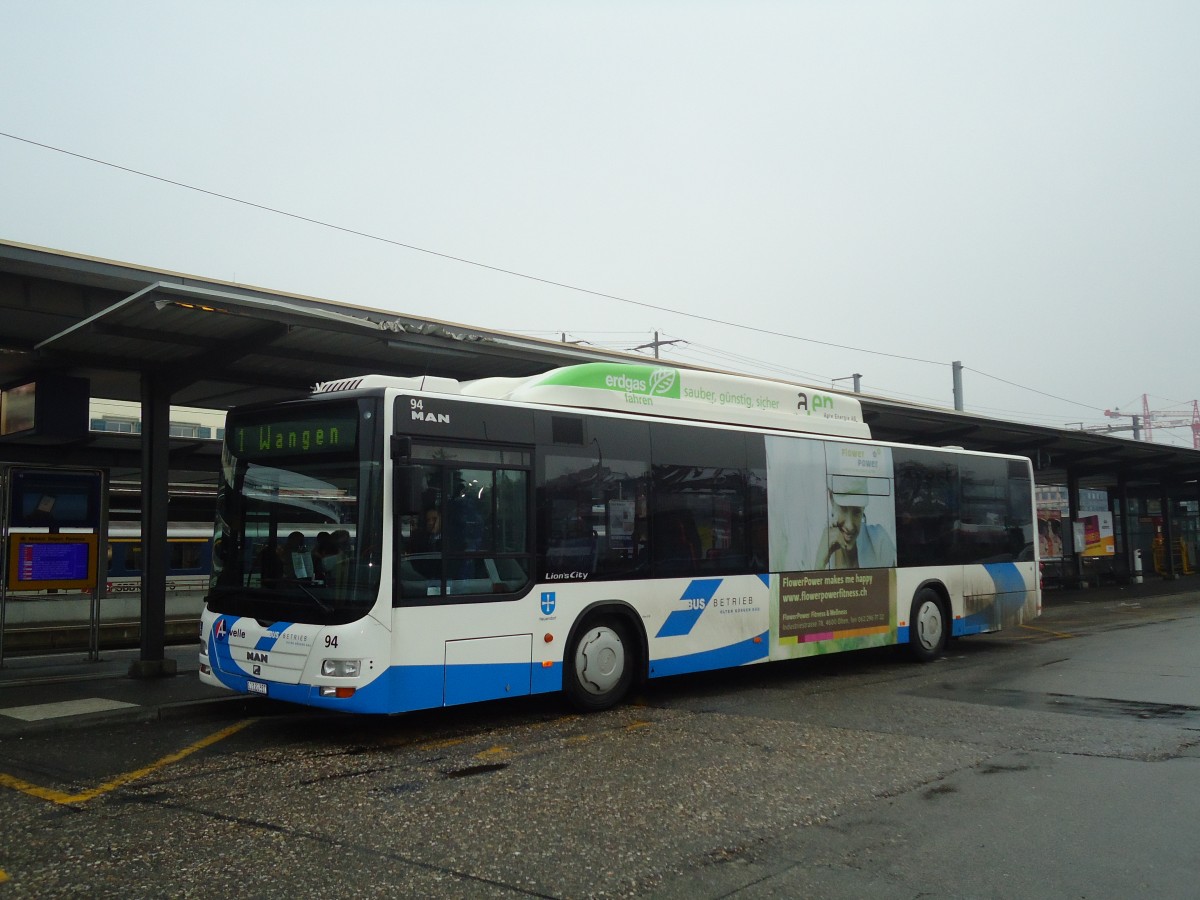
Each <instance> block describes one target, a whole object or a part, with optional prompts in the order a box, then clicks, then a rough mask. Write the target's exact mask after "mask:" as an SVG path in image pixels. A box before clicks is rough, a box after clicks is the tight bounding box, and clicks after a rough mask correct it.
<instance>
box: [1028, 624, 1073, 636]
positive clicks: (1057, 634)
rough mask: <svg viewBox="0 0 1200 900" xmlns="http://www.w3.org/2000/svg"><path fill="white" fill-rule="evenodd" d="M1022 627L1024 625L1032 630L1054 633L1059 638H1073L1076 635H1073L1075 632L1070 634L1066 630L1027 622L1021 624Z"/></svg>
mask: <svg viewBox="0 0 1200 900" xmlns="http://www.w3.org/2000/svg"><path fill="white" fill-rule="evenodd" d="M1021 627H1022V628H1028V629H1029V630H1030V631H1040V632H1042V633H1043V634H1052V635H1054V636H1055V637H1058V638H1073V637H1075V635H1073V634H1068V633H1067V632H1065V631H1054V630H1053V629H1051V628H1039V627H1038V626H1036V625H1025V624H1022V625H1021Z"/></svg>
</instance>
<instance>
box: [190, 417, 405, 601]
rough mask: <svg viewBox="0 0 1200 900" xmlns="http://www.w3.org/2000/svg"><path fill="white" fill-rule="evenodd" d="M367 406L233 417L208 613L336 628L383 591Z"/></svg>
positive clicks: (376, 467)
mask: <svg viewBox="0 0 1200 900" xmlns="http://www.w3.org/2000/svg"><path fill="white" fill-rule="evenodd" d="M373 419H374V405H373V404H372V403H370V402H367V401H363V402H362V403H358V402H351V403H349V404H347V403H342V404H336V405H322V406H319V407H313V408H309V409H306V410H305V411H304V413H303V414H302V415H301V416H297V415H296V414H295V413H291V414H290V415H289V414H288V411H283V413H282V415H279V416H278V417H273V418H271V419H264V418H262V417H255V418H251V419H248V420H244V421H242V420H238V419H235V418H234V417H231V419H230V421H229V423H228V424H227V427H226V438H225V445H224V447H223V449H222V460H221V478H220V484H219V488H218V496H217V519H216V533H215V536H214V545H213V574H212V578H211V581H210V591H209V596H208V606H209V608H210V609H211V610H213V611H214V612H222V613H231V614H237V615H241V616H251V617H254V618H257V619H260V620H264V621H267V620H269V621H272V622H280V621H288V622H307V623H315V624H333V623H339V622H350V621H353V620H355V619H358V618H361V617H362V616H363V615H365V614H366V613H367V612H368V611H369V610H370V609H371V607H372V606H373V605H374V603H375V600H376V597H377V595H378V592H379V570H380V559H379V552H378V551H379V546H380V542H379V534H380V530H381V522H382V519H381V505H380V503H379V496H378V495H379V491H380V485H381V477H380V472H381V465H380V463H379V462H378V461H377V460H376V461H373V462H372V461H367V460H364V459H363V450H364V446H365V445H370V444H371V441H370V440H369V436H370V434H371V433H372V432H373V428H368V427H367V426H368V424H370V423H371V422H372V421H373Z"/></svg>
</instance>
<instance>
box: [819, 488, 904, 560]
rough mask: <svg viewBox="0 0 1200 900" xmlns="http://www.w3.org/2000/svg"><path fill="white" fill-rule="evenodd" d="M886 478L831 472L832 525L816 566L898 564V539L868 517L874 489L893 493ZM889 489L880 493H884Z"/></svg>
mask: <svg viewBox="0 0 1200 900" xmlns="http://www.w3.org/2000/svg"><path fill="white" fill-rule="evenodd" d="M889 486H890V483H889V482H888V481H887V480H886V479H883V478H877V477H875V478H873V477H870V476H859V475H830V476H829V481H828V496H829V527H828V528H826V529H825V533H824V534H823V535H822V538H821V541H820V543H819V544H818V547H817V555H816V560H815V561H814V565H813V568H814V569H876V568H887V567H890V566H894V565H895V564H896V542H895V541H894V540H893V539H892V536H891V535H890V534H889V533H888V527H887V526H885V525H882V524H879V523H877V522H868V521H867V507H868V506H869V505H870V502H871V499H872V496H871V495H872V492H873V491H874V492H878V493H876V496H877V497H878V498H879V499H880V500H882V499H883V498H884V497H888V496H889V495H890V491H887V489H888V488H889ZM883 491H887V493H886V494H883V496H880V493H882V492H883Z"/></svg>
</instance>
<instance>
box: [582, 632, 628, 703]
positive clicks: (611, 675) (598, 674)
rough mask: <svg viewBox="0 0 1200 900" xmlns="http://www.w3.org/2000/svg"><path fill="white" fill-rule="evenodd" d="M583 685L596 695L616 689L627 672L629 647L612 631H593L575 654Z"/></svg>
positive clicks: (584, 639)
mask: <svg viewBox="0 0 1200 900" xmlns="http://www.w3.org/2000/svg"><path fill="white" fill-rule="evenodd" d="M575 671H576V673H577V674H578V675H579V683H580V684H582V685H583V686H584V688H586V689H587V690H588V691H589V692H591V693H593V694H603V693H604V692H606V691H610V690H612V689H613V688H614V687H616V686H617V683H618V682H620V680H621V676H622V675H623V674H624V673H625V647H624V645H623V644H622V643H621V637H620V635H618V634H617V633H616V632H615V631H613V630H612V629H611V628H605V627H600V628H593V629H591V631H589V632H588V633H587V635H586V636H585V637H584V638H583V640H581V641H580V642H579V649H578V650H577V651H575Z"/></svg>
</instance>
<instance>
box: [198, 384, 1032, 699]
mask: <svg viewBox="0 0 1200 900" xmlns="http://www.w3.org/2000/svg"><path fill="white" fill-rule="evenodd" d="M1033 495H1034V492H1033V473H1032V468H1031V465H1030V462H1029V460H1028V459H1025V458H1022V457H1012V456H999V455H993V454H986V453H975V452H967V451H963V450H957V449H936V448H929V447H915V446H906V445H901V444H888V443H881V442H877V441H873V440H871V437H870V433H869V430H868V428H867V426H866V424H865V423H864V421H863V417H862V413H861V409H860V406H859V404H858V402H857V401H856V400H855V399H854V398H853V397H848V396H842V395H835V394H832V393H827V392H823V391H819V390H811V389H803V388H799V387H792V386H789V385H785V384H781V383H777V382H771V381H763V380H758V379H753V378H746V377H740V376H735V375H724V374H719V373H711V372H698V371H688V370H677V369H673V368H666V367H657V366H638V365H624V364H605V363H591V364H585V365H577V366H569V367H566V368H562V369H556V370H553V371H551V372H548V373H545V374H543V375H539V376H534V377H530V378H525V379H503V378H489V379H481V380H477V381H469V382H461V383H460V382H457V381H452V380H449V379H439V378H432V377H429V378H392V377H383V376H364V377H362V378H354V379H349V380H345V381H339V382H330V383H326V384H322V385H318V386H317V388H316V389H315V390H314V392H313V395H312V396H311V397H309V398H306V399H303V400H297V401H292V402H286V403H278V404H273V405H269V406H258V407H249V408H244V409H240V410H235V411H232V412H231V413H230V414H229V417H228V421H227V424H226V431H225V443H224V449H223V453H222V465H221V479H220V485H219V490H218V502H217V506H218V511H217V522H216V535H215V541H214V548H213V573H212V577H211V581H210V586H209V592H208V595H207V598H206V602H205V610H204V613H203V618H202V625H201V638H202V642H201V651H200V673H201V676H200V677H201V679H202V680H203V681H205V682H207V683H209V684H214V685H224V686H225V687H227V688H229V689H231V690H234V691H240V692H245V693H255V694H260V695H264V696H268V697H272V698H276V699H280V700H285V701H291V702H295V703H302V704H308V705H311V706H319V707H327V708H333V709H341V710H347V711H354V712H370V713H397V712H404V711H409V710H417V709H428V708H432V707H439V706H448V705H453V704H461V703H471V702H476V701H483V700H492V699H497V698H501V697H513V696H523V695H530V694H542V693H551V692H559V691H561V692H563V693H565V695H566V696H567V697H568V698H569V699H570V700H571V701H572V702H573V703H574V704H575V705H576V706H577V707H579V708H582V709H585V710H597V709H604V708H607V707H610V706H612V705H614V704H616V703H618V702H620V701H621V700H622V698H623V697H625V696H626V694H627V693H628V692H629V690H630V688H631V687H632V686H633V685H634V684H635V683H639V682H641V681H643V680H645V679H649V678H659V677H663V676H668V675H676V674H682V673H689V672H700V671H705V670H714V669H722V668H726V667H730V666H741V665H748V664H751V663H761V662H768V661H771V660H783V659H793V658H797V657H804V656H809V655H813V654H821V653H832V652H838V651H842V650H853V649H859V648H866V647H880V646H886V645H889V644H901V645H907V646H908V647H909V648H911V649H912V651H913V652H914V653H915V655H916V656H917V657H918V658H919V659H923V660H929V659H932V658H934V657H936V656H937V655H939V654H940V653H941V652H942V651H943V649H944V648H945V645H946V642H947V640H948V639H950V638H951V637H959V636H965V635H971V634H977V633H981V632H989V631H995V630H998V629H1000V628H1002V627H1005V626H1011V625H1016V624H1019V623H1021V622H1023V621H1027V620H1029V619H1032V618H1033V617H1035V616H1037V615H1038V614H1039V613H1040V612H1041V596H1040V593H1039V583H1038V559H1037V527H1036V522H1037V519H1036V512H1035V507H1034V496H1033Z"/></svg>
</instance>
